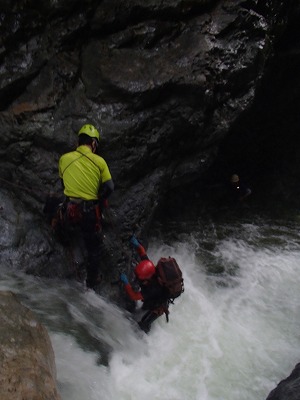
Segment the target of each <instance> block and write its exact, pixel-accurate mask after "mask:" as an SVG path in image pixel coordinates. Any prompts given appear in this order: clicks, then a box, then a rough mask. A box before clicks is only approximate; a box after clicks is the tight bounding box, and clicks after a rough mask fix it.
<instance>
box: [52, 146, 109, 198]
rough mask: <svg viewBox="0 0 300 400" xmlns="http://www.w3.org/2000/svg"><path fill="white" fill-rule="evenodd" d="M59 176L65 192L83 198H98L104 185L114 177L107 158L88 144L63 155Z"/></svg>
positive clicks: (70, 195) (69, 195)
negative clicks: (95, 151)
mask: <svg viewBox="0 0 300 400" xmlns="http://www.w3.org/2000/svg"><path fill="white" fill-rule="evenodd" d="M59 176H60V178H61V179H62V180H63V184H64V194H65V195H66V196H67V197H71V198H72V197H73V198H80V199H83V200H97V199H98V198H99V191H100V190H101V187H102V185H103V184H104V183H105V182H108V181H111V179H112V178H111V174H110V171H109V168H108V166H107V164H106V162H105V160H104V159H103V158H102V157H100V156H98V155H97V154H94V153H93V152H92V150H91V149H90V147H88V146H86V145H82V146H79V147H77V149H76V150H75V151H71V152H70V153H66V154H64V155H62V156H61V158H60V160H59Z"/></svg>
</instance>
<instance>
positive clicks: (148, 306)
mask: <svg viewBox="0 0 300 400" xmlns="http://www.w3.org/2000/svg"><path fill="white" fill-rule="evenodd" d="M130 243H131V245H132V246H133V247H134V248H135V250H136V251H137V253H138V255H139V257H140V262H139V263H138V265H137V266H136V267H135V269H134V273H135V276H136V279H137V281H138V283H139V287H140V290H138V291H135V290H133V288H132V286H131V284H130V283H129V281H128V278H127V276H126V274H124V273H121V275H120V280H121V282H123V283H124V287H125V291H126V293H127V295H128V296H129V298H130V299H131V300H134V301H137V300H141V301H142V302H143V306H142V309H143V310H146V312H145V314H144V315H143V316H142V318H141V320H140V321H139V322H138V324H139V327H140V328H141V329H142V330H143V331H144V332H146V333H148V332H149V331H150V329H151V324H152V323H153V322H154V321H155V320H156V319H157V318H158V317H160V316H161V315H163V314H166V316H167V318H168V314H169V303H168V298H169V297H168V292H167V290H166V288H164V287H163V286H162V285H161V284H160V283H159V281H158V276H157V274H156V267H155V265H154V264H153V262H152V261H151V260H149V258H148V256H147V253H146V251H145V249H144V247H143V246H142V245H141V243H140V242H139V241H138V240H137V239H136V237H135V236H132V238H131V239H130Z"/></svg>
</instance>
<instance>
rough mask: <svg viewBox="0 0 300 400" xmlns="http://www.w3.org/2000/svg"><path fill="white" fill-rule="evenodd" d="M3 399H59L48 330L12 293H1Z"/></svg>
mask: <svg viewBox="0 0 300 400" xmlns="http://www.w3.org/2000/svg"><path fill="white" fill-rule="evenodd" d="M0 365H1V374H0V399H3V400H4V399H5V400H60V399H61V397H60V395H59V393H58V390H57V387H56V381H55V379H56V367H55V360H54V352H53V348H52V345H51V342H50V338H49V335H48V332H47V330H46V328H45V327H44V326H43V325H42V324H41V323H40V322H39V321H38V320H37V318H36V316H35V315H34V313H33V312H32V311H30V310H29V309H28V308H27V307H25V306H23V305H22V303H21V302H20V301H19V300H18V298H17V297H16V295H14V294H13V293H12V292H8V291H7V292H0Z"/></svg>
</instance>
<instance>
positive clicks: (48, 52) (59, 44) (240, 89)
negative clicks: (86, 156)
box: [0, 0, 300, 398]
mask: <svg viewBox="0 0 300 400" xmlns="http://www.w3.org/2000/svg"><path fill="white" fill-rule="evenodd" d="M299 13H300V8H299V2H297V1H296V0H285V1H283V0H268V1H265V0H264V1H260V0H223V1H220V0H219V1H217V0H167V1H163V2H162V1H158V0H148V1H144V0H132V1H130V2H128V1H125V0H104V1H101V2H99V1H96V0H85V1H82V0H72V1H71V0H61V1H50V0H40V1H39V2H35V1H33V0H19V1H16V2H11V1H8V0H2V2H1V16H0V18H1V19H0V21H1V22H0V33H1V36H0V37H1V39H0V41H1V42H0V43H1V45H0V131H1V143H2V144H1V147H0V155H1V158H0V180H1V188H0V220H1V226H3V227H4V229H3V231H2V232H3V233H2V236H1V238H0V257H1V258H0V259H1V263H2V265H3V264H9V265H12V266H13V267H17V268H22V269H24V270H25V271H27V272H29V273H34V274H37V275H43V276H60V277H62V278H65V277H69V276H72V275H74V271H73V270H72V268H71V267H70V263H69V254H68V252H67V251H66V249H64V248H63V247H62V246H60V245H59V244H58V243H57V242H56V241H55V240H54V238H53V236H52V235H51V232H50V230H49V227H48V225H47V223H46V222H45V219H44V215H43V213H42V209H43V204H44V202H45V199H46V196H47V194H48V193H50V192H51V193H54V194H57V195H60V194H61V187H60V182H59V179H58V171H57V163H58V159H59V157H60V155H61V154H62V153H64V152H66V151H70V150H71V149H73V148H74V147H75V145H76V136H77V132H78V130H79V128H80V127H81V126H82V125H83V124H84V123H87V122H89V123H93V124H94V125H95V126H97V127H98V128H99V129H101V131H102V141H101V155H102V156H103V157H104V158H105V159H106V160H107V162H108V164H109V166H110V169H111V172H112V175H113V178H114V181H115V184H116V190H115V193H114V194H113V196H112V197H111V200H110V205H111V212H110V214H109V215H108V217H107V220H106V226H105V252H104V253H105V254H104V256H103V259H104V264H105V268H104V275H105V276H104V284H103V287H102V289H101V290H102V293H106V294H107V295H108V296H109V297H110V298H111V299H113V300H115V301H118V302H122V299H120V298H119V295H118V293H117V292H118V291H117V290H114V289H112V287H111V286H110V281H112V280H115V279H116V277H117V276H118V268H123V269H125V270H126V269H127V270H128V269H129V264H130V262H129V261H130V254H129V253H130V251H129V248H128V237H129V236H130V234H132V232H133V231H135V232H136V233H137V234H138V235H142V236H147V234H148V232H149V231H150V229H151V227H152V225H153V220H154V217H155V218H156V219H159V218H161V215H162V214H165V215H167V216H169V217H173V216H174V215H177V214H178V210H180V211H181V210H183V205H184V203H187V206H188V208H189V210H190V212H191V213H192V214H195V213H196V212H197V213H198V212H199V211H198V210H199V201H200V202H201V201H202V202H204V201H205V198H206V189H205V188H206V187H207V186H205V185H206V184H207V181H208V180H216V181H218V180H219V181H220V180H226V179H227V178H228V175H230V174H231V173H233V172H234V173H235V172H238V171H241V172H242V173H244V174H245V175H248V177H249V176H250V177H251V178H252V179H253V180H254V178H255V176H256V175H259V178H260V179H257V180H256V181H254V182H253V183H254V186H255V190H256V192H257V193H259V191H260V190H261V191H262V192H263V193H266V190H264V189H263V188H262V187H263V186H264V185H265V184H266V182H270V181H273V179H270V177H271V178H273V177H274V176H275V175H276V187H275V186H274V185H273V186H272V185H271V184H270V185H269V187H268V190H267V191H268V192H270V193H271V191H269V189H270V187H271V189H272V190H273V192H272V193H276V195H277V197H276V198H277V199H279V198H280V197H279V196H282V193H285V190H284V189H285V188H286V187H285V186H284V183H285V182H287V180H286V178H287V176H288V177H289V181H288V183H289V184H292V185H294V184H295V183H297V182H298V180H299V174H300V168H299V157H298V155H297V150H296V149H297V146H296V145H294V144H297V143H298V141H299V138H298V136H299V135H298V136H297V132H298V130H299V112H298V109H299V103H300V101H299V90H298V89H299V85H298V82H299V72H298V71H299V68H298V63H299V29H298V21H299ZM270 143H272V145H271V146H270ZM289 143H292V145H291V146H290V145H289ZM292 148H293V149H294V150H293V151H292V153H291V149H292ZM282 149H283V150H284V151H283V153H282V151H281V150H282ZM278 160H280V161H278ZM249 171H251V173H250V172H249ZM262 171H263V172H262ZM251 174H252V175H251ZM280 175H281V176H282V179H280V178H278V177H279V176H280ZM273 182H274V181H273ZM195 193H196V194H197V193H201V196H200V197H199V196H198V197H195V196H194V194H195ZM289 193H291V191H290V192H289ZM202 195H203V196H202ZM293 195H294V193H293ZM264 196H265V194H264ZM283 197H284V196H283ZM287 197H289V196H287ZM290 197H293V198H299V195H298V197H297V193H296V196H290ZM284 199H285V198H284ZM166 210H167V213H166ZM182 215H183V214H182ZM286 398H288V397H286ZM291 398H292V397H291Z"/></svg>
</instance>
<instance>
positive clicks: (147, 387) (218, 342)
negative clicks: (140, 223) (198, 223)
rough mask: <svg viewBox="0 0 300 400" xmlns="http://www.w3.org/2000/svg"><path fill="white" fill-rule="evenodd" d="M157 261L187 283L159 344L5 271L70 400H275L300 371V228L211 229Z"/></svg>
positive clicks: (156, 253)
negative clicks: (171, 263)
mask: <svg viewBox="0 0 300 400" xmlns="http://www.w3.org/2000/svg"><path fill="white" fill-rule="evenodd" d="M148 254H149V256H150V257H151V258H152V260H153V261H154V262H156V261H157V260H158V258H159V257H160V256H163V255H164V256H169V255H172V256H174V257H175V258H176V259H177V261H178V263H179V265H180V266H181V267H182V270H183V274H184V280H185V292H184V293H183V295H182V296H181V297H180V298H178V299H176V301H175V304H174V305H171V307H170V321H169V323H167V322H166V320H165V317H164V316H162V317H161V318H159V319H158V320H157V321H155V322H154V324H153V327H152V330H151V332H150V334H148V335H146V334H144V333H143V332H141V331H139V329H137V326H136V324H135V322H134V320H133V319H132V318H131V316H130V315H129V314H128V313H127V312H125V311H124V310H121V309H119V308H118V307H117V306H116V305H114V304H110V303H109V302H107V301H106V300H105V299H104V298H102V297H101V296H99V295H97V294H95V293H94V292H93V291H85V290H84V289H83V288H82V287H81V286H80V285H79V284H77V283H74V282H62V281H59V280H49V279H40V278H35V277H33V276H28V275H24V274H22V273H21V272H18V271H14V270H5V271H4V270H2V271H1V281H0V289H1V290H12V291H14V292H15V293H17V294H18V295H19V297H20V299H21V301H22V302H23V303H24V304H25V305H27V306H29V307H30V308H31V309H32V310H34V311H35V312H36V313H37V315H38V316H39V318H40V319H41V321H42V322H43V323H44V324H45V325H46V326H47V327H48V331H49V333H50V337H51V340H52V344H53V348H54V351H55V357H56V365H57V377H58V388H59V391H60V393H61V396H62V399H63V400H82V399H90V400H115V399H122V400H123V399H124V400H127V399H128V400H129V399H130V400H141V399H143V400H155V399H157V400H182V399H184V400H228V399H230V400H257V399H262V400H263V399H265V398H266V397H267V395H268V394H269V392H270V391H271V390H272V389H273V388H274V387H275V386H276V385H277V384H278V382H279V381H280V380H282V379H284V378H285V377H286V376H288V375H289V374H290V372H291V370H292V369H293V367H294V365H295V364H296V363H297V362H299V360H300V346H299V342H300V335H299V332H300V319H299V309H300V294H299V286H300V274H299V259H300V238H299V236H298V229H297V224H293V223H285V222H282V221H280V222H275V221H268V220H265V221H264V220H263V221H262V220H257V221H256V222H253V223H252V222H251V223H249V222H247V223H235V224H231V225H230V224H224V223H219V224H216V223H211V224H207V225H206V226H205V228H203V227H202V228H201V229H200V227H199V228H195V229H194V231H193V232H192V233H190V234H185V235H181V236H180V235H179V236H178V239H177V240H176V242H172V243H169V242H168V243H162V242H161V241H159V240H156V241H152V242H151V247H150V248H149V250H148Z"/></svg>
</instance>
